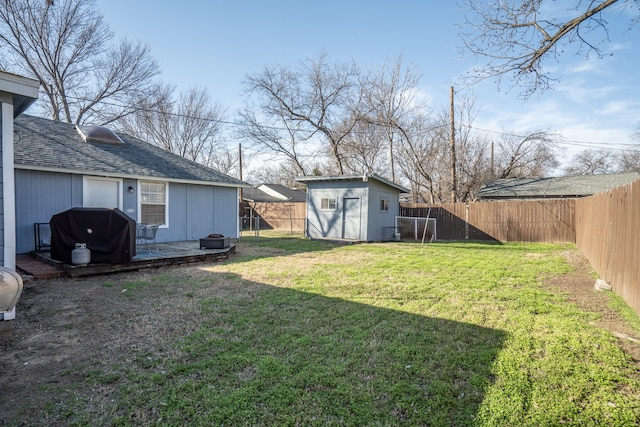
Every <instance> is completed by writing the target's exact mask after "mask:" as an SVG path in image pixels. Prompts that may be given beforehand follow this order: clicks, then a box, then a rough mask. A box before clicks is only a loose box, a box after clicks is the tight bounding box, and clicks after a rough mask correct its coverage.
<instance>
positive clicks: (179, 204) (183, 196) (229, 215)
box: [158, 183, 238, 242]
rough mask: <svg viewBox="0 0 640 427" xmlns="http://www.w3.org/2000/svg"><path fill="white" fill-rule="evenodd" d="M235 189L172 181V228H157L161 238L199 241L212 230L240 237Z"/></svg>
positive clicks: (175, 240)
mask: <svg viewBox="0 0 640 427" xmlns="http://www.w3.org/2000/svg"><path fill="white" fill-rule="evenodd" d="M237 221H238V192H237V189H236V188H230V187H211V186H208V185H192V184H189V185H187V184H178V183H171V184H170V185H169V227H168V228H161V229H160V230H158V241H160V242H177V241H184V240H196V239H199V238H201V237H205V236H207V235H209V234H212V233H218V234H223V235H225V236H229V237H232V238H237V237H238V226H237V224H238V223H237Z"/></svg>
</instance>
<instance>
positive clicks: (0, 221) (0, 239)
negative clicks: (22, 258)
mask: <svg viewBox="0 0 640 427" xmlns="http://www.w3.org/2000/svg"><path fill="white" fill-rule="evenodd" d="M1 109H2V102H0V265H4V182H3V178H2V177H3V176H4V175H3V170H2V156H3V155H4V153H3V152H2V151H3V150H2V147H3V144H4V141H3V140H2V134H3V133H4V132H2V126H3V123H2V116H3V114H2V111H1Z"/></svg>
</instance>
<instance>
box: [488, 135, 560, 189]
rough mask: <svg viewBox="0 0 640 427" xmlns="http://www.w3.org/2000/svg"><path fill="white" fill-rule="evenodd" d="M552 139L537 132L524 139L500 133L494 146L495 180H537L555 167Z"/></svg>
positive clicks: (556, 164)
mask: <svg viewBox="0 0 640 427" xmlns="http://www.w3.org/2000/svg"><path fill="white" fill-rule="evenodd" d="M555 138H556V137H555V136H554V135H553V134H550V133H548V132H544V131H537V132H532V133H530V134H528V135H525V136H519V135H515V134H511V133H503V134H502V137H501V139H500V140H499V141H498V142H497V147H496V163H495V166H496V177H497V178H537V177H542V176H544V175H546V174H548V173H549V172H550V171H551V170H553V169H554V168H555V167H557V166H558V164H559V162H558V160H557V158H556V155H555V150H556V147H555Z"/></svg>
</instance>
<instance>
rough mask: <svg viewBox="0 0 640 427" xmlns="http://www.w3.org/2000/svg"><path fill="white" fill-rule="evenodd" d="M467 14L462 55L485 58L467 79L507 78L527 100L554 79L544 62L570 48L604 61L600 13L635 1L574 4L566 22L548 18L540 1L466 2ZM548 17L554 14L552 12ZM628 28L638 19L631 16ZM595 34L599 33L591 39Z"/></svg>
mask: <svg viewBox="0 0 640 427" xmlns="http://www.w3.org/2000/svg"><path fill="white" fill-rule="evenodd" d="M464 3H465V4H466V5H467V6H468V7H469V9H470V10H471V14H470V15H469V16H467V18H466V23H465V25H463V26H462V27H461V31H460V36H461V38H462V40H463V43H464V48H465V50H466V51H470V52H471V53H473V54H474V55H476V56H479V57H482V58H486V60H487V62H486V64H485V65H482V66H479V67H477V68H475V69H474V70H473V72H472V73H471V80H472V81H478V80H482V79H486V78H492V77H498V80H499V81H500V77H501V76H504V75H512V76H513V82H512V85H513V86H515V87H520V88H523V94H524V95H526V96H528V95H530V94H532V93H534V92H536V91H544V90H545V89H547V88H548V87H549V86H550V84H551V83H553V81H555V80H556V79H554V78H553V77H552V76H551V75H550V74H548V73H547V72H546V71H545V69H544V66H543V65H544V63H545V60H552V59H553V60H557V59H558V58H559V57H560V56H561V55H562V54H563V53H565V49H566V48H568V46H569V45H571V44H574V45H576V47H577V53H578V54H583V55H587V56H588V55H589V54H596V55H598V56H599V57H601V56H603V55H604V51H603V50H602V48H601V47H600V44H601V42H602V41H603V40H606V39H608V23H607V21H606V20H605V18H604V16H603V12H605V11H608V10H611V9H613V6H614V5H616V4H617V5H619V6H620V7H621V8H629V9H633V8H634V7H635V6H636V5H637V1H636V0H599V1H598V0H590V1H582V0H575V1H574V6H573V7H572V8H571V9H569V10H571V11H572V17H571V18H570V19H566V20H563V19H562V17H557V16H552V15H551V13H549V10H550V8H549V7H546V6H548V4H549V2H544V1H543V0H518V1H502V0H494V1H481V0H465V1H464ZM552 13H553V12H552ZM633 13H634V16H633V17H632V18H631V22H630V24H631V25H633V24H635V23H636V22H637V21H638V19H639V15H638V13H637V12H635V11H634V12H633ZM596 33H599V35H598V34H596Z"/></svg>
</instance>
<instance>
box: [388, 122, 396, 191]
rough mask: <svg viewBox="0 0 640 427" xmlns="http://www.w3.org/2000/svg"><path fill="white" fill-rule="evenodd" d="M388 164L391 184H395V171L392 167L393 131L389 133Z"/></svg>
mask: <svg viewBox="0 0 640 427" xmlns="http://www.w3.org/2000/svg"><path fill="white" fill-rule="evenodd" d="M389 132H390V135H389V163H390V166H391V182H396V171H395V170H394V169H395V168H394V165H393V131H392V130H391V131H389Z"/></svg>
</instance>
